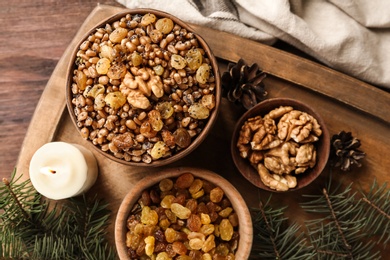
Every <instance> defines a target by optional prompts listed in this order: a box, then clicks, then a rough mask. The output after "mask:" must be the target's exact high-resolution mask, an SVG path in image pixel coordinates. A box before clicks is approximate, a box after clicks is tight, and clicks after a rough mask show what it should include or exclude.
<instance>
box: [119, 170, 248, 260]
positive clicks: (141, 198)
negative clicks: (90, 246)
mask: <svg viewBox="0 0 390 260" xmlns="http://www.w3.org/2000/svg"><path fill="white" fill-rule="evenodd" d="M252 236H253V230H252V221H251V216H250V213H249V210H248V207H247V206H246V203H245V201H244V200H243V198H242V197H241V195H240V193H239V192H238V191H237V190H236V189H235V188H234V186H233V185H232V184H230V182H228V181H227V180H226V179H224V178H223V177H221V176H220V175H218V174H216V173H213V172H211V171H208V170H204V169H197V168H173V169H165V170H162V171H160V172H158V173H157V174H153V175H149V176H147V177H146V178H144V179H142V180H141V181H140V182H139V183H137V185H136V186H134V187H133V188H132V189H131V190H130V191H129V193H128V194H127V195H126V196H125V198H124V199H123V201H122V203H121V205H120V207H119V210H118V213H117V217H116V221H115V244H116V248H117V252H118V255H119V258H120V259H144V258H145V259H146V258H147V259H149V258H151V259H176V258H175V257H180V259H187V258H188V259H220V258H221V259H248V257H249V253H250V250H251V245H252ZM186 257H187V258H186ZM218 257H220V258H218Z"/></svg>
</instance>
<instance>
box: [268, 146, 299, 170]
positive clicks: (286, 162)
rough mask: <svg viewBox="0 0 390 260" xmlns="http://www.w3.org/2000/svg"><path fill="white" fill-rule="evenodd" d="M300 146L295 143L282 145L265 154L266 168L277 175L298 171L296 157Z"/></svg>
mask: <svg viewBox="0 0 390 260" xmlns="http://www.w3.org/2000/svg"><path fill="white" fill-rule="evenodd" d="M297 148H298V145H297V144H296V143H293V142H287V143H283V144H282V145H280V146H278V147H276V148H273V149H270V150H269V151H267V152H266V153H265V158H264V165H265V167H266V168H267V169H268V170H270V171H272V172H273V173H276V174H290V172H292V171H294V170H295V169H296V166H295V158H294V157H295V155H296V151H297Z"/></svg>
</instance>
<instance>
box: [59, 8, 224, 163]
mask: <svg viewBox="0 0 390 260" xmlns="http://www.w3.org/2000/svg"><path fill="white" fill-rule="evenodd" d="M66 99H67V107H68V111H69V114H70V116H71V118H72V121H73V123H74V125H75V126H76V128H77V129H78V132H79V134H80V135H81V137H82V138H83V139H85V140H86V141H87V142H88V143H89V144H87V145H89V146H91V147H93V148H92V149H96V150H97V151H98V152H99V153H102V154H103V155H105V156H106V157H108V158H110V159H112V160H114V161H117V162H119V163H123V164H127V165H132V166H162V165H166V164H169V163H172V162H174V161H176V160H178V159H180V158H183V157H184V156H186V155H188V154H189V153H191V152H192V151H193V150H194V149H195V148H196V147H198V145H199V144H200V143H201V142H202V141H203V140H204V139H205V138H206V136H207V135H208V133H209V132H210V130H211V128H212V127H213V125H214V123H215V121H216V118H217V114H218V109H219V106H220V100H221V83H220V74H219V68H218V64H217V61H216V58H215V57H214V55H213V53H212V51H211V50H210V47H209V46H208V45H207V43H206V42H205V41H204V39H203V38H202V37H201V36H199V35H198V34H197V33H195V32H194V31H193V30H192V29H191V28H190V27H189V26H188V25H187V24H186V23H184V22H183V21H181V20H179V19H178V18H176V17H174V16H172V15H170V14H167V13H164V12H161V11H157V10H151V9H132V10H126V11H124V12H121V13H118V14H116V15H114V16H112V17H110V18H108V19H106V20H104V21H102V22H101V23H100V24H99V25H97V26H96V27H95V28H93V29H92V30H90V31H89V32H88V33H87V34H86V35H85V36H84V37H83V38H82V39H81V40H80V41H79V42H78V43H77V44H76V46H75V48H74V51H73V54H72V59H71V62H70V64H69V68H68V75H67V84H66Z"/></svg>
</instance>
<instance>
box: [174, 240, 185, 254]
mask: <svg viewBox="0 0 390 260" xmlns="http://www.w3.org/2000/svg"><path fill="white" fill-rule="evenodd" d="M172 249H173V251H174V252H175V253H176V254H178V255H185V254H186V253H187V247H186V246H185V245H184V244H183V243H182V242H179V241H175V242H173V243H172Z"/></svg>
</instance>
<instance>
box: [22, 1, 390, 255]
mask: <svg viewBox="0 0 390 260" xmlns="http://www.w3.org/2000/svg"><path fill="white" fill-rule="evenodd" d="M119 11H123V9H122V8H118V7H111V6H104V5H98V6H97V7H96V8H95V9H94V10H93V12H92V13H91V14H90V15H89V17H88V18H87V19H86V21H85V22H84V24H83V26H82V27H81V28H80V30H79V32H78V33H77V35H76V36H75V38H74V40H73V41H72V43H71V44H70V46H69V48H68V49H67V50H66V51H65V53H64V55H63V57H62V58H61V60H60V61H59V63H58V65H57V67H56V68H55V70H54V72H53V74H52V76H51V78H50V80H49V81H48V84H47V86H46V88H45V90H44V92H43V94H42V97H41V99H40V102H39V104H38V106H37V108H36V111H35V114H34V116H33V120H32V122H31V124H30V126H29V129H28V132H27V135H26V137H25V140H24V144H23V148H22V150H21V153H20V156H19V161H18V163H17V171H18V173H19V174H22V175H23V176H22V179H27V178H29V173H28V168H29V163H30V160H31V157H32V155H33V154H34V153H35V151H36V150H37V149H38V148H39V147H41V146H42V145H44V144H45V143H47V142H51V141H64V142H69V143H77V144H81V145H84V146H86V147H87V148H88V147H90V146H92V144H90V143H87V142H86V141H84V140H83V139H82V138H81V137H80V135H79V134H78V132H77V129H76V128H75V126H74V125H73V123H72V121H71V119H70V117H69V115H68V111H67V109H66V104H65V85H66V67H67V65H68V63H69V61H70V56H69V53H70V52H71V49H72V48H73V47H74V45H75V44H76V42H77V41H79V39H80V38H81V37H82V36H83V34H84V33H85V32H87V31H88V30H89V29H90V28H92V27H93V26H94V25H95V24H98V23H99V21H101V20H103V19H105V18H107V17H109V16H111V15H113V14H115V13H117V12H119ZM192 27H193V28H194V31H196V32H197V33H198V34H199V35H201V36H202V37H203V38H204V39H205V40H206V42H208V44H209V45H210V47H211V49H212V51H213V52H214V54H215V55H216V56H217V57H218V60H219V63H220V67H221V73H223V72H224V71H225V70H226V65H227V63H228V62H229V61H232V62H237V61H238V59H239V58H243V59H244V60H245V61H246V62H247V63H248V64H252V63H257V64H258V65H259V67H260V68H261V69H262V70H264V71H265V72H267V73H268V74H269V76H268V77H267V78H266V79H265V86H266V90H267V91H268V93H269V94H268V97H290V98H295V99H298V100H300V101H302V102H305V103H307V104H308V105H310V106H312V107H313V108H315V109H316V110H317V111H318V112H319V113H320V114H321V115H322V116H323V118H324V120H325V122H326V123H327V126H328V130H329V132H330V134H331V136H332V135H333V134H336V133H338V132H339V131H341V130H344V131H347V132H349V131H350V132H352V133H353V135H354V136H356V137H358V138H359V139H360V140H361V142H362V146H361V149H362V150H363V151H365V152H366V154H367V156H366V158H365V159H364V162H363V167H362V168H358V169H354V170H353V172H351V173H339V172H336V173H334V175H335V176H336V177H335V181H337V182H341V183H343V184H349V183H350V182H354V183H355V185H357V186H356V187H359V188H363V189H365V190H367V189H368V187H369V186H370V185H371V184H372V182H373V180H374V179H376V180H377V181H378V182H379V183H384V182H385V181H389V180H390V172H389V169H390V157H389V156H387V155H386V151H387V149H388V147H390V138H389V133H390V113H389V111H390V94H389V93H386V92H384V91H382V90H380V89H377V88H375V87H373V86H371V85H368V84H365V83H363V82H361V81H358V80H356V79H354V78H351V77H348V76H346V75H344V74H341V73H338V72H336V71H334V70H331V69H328V68H326V67H324V66H321V65H319V64H317V63H314V62H311V61H308V60H305V59H302V58H300V57H297V56H294V55H292V54H289V53H286V52H283V51H280V50H277V49H275V48H273V47H270V46H266V45H263V44H260V43H257V42H254V41H250V40H247V39H243V38H240V37H237V36H234V35H231V34H228V33H224V32H219V31H215V30H212V29H209V28H205V27H201V26H196V25H193V26H192ZM242 112H243V111H240V110H239V109H237V107H236V106H235V105H233V104H231V103H229V102H228V101H227V100H226V99H223V100H222V106H221V111H220V114H219V118H218V121H217V123H216V125H215V127H214V128H213V130H212V133H211V134H210V135H209V136H208V137H207V138H206V140H205V141H204V142H203V143H202V144H201V145H200V146H199V147H198V148H197V149H196V150H195V151H194V152H193V153H191V154H190V155H189V156H187V157H186V158H184V159H182V160H180V161H178V162H176V163H174V164H173V165H170V166H169V167H180V166H189V167H197V168H204V169H208V170H211V171H214V172H215V173H218V174H220V175H222V176H223V177H225V178H226V179H228V180H229V181H231V182H232V183H233V185H234V186H235V187H236V188H237V189H238V190H239V191H240V192H241V194H242V196H243V197H244V199H245V200H246V202H247V204H248V205H249V206H255V207H256V206H258V203H259V199H262V200H263V201H265V200H266V199H267V198H268V197H269V195H270V193H269V192H266V191H262V190H259V189H257V188H256V187H255V186H253V185H252V184H250V183H249V182H248V181H247V180H246V179H245V178H244V177H242V176H241V175H240V174H239V172H238V171H237V169H236V168H235V166H234V164H233V161H232V159H231V155H230V140H231V136H232V132H233V128H234V125H235V122H236V121H237V119H238V118H239V116H240V115H241V113H242ZM90 148H92V147H90ZM91 151H93V152H94V150H93V149H91ZM95 156H96V158H97V160H98V164H99V169H100V171H99V177H98V180H97V182H96V184H95V185H94V186H93V188H92V189H91V190H90V191H89V194H95V193H98V194H99V196H100V197H102V198H104V199H106V200H107V201H108V202H109V203H110V209H111V210H112V212H113V214H112V220H111V223H112V224H111V225H110V227H109V239H110V241H111V242H112V243H113V244H114V241H113V232H114V227H113V223H114V220H115V215H116V213H117V210H118V207H119V205H120V203H121V201H122V199H123V198H124V196H125V195H126V193H127V192H128V191H129V190H130V189H131V188H132V187H133V186H134V185H136V183H137V182H138V181H139V180H140V179H142V178H143V177H144V176H146V175H148V174H151V173H152V172H157V171H159V170H161V168H152V169H149V168H143V167H130V166H125V165H122V164H118V163H116V162H113V161H109V160H108V159H107V158H106V157H104V156H102V155H100V154H97V153H95ZM164 168H168V167H164ZM327 172H328V171H327V170H325V171H324V172H323V174H322V175H321V176H320V178H319V179H317V180H316V181H315V183H313V184H311V185H309V186H308V187H306V188H304V189H301V190H299V191H296V192H292V193H287V194H286V193H275V194H273V199H274V201H275V203H277V204H276V205H280V206H288V209H287V211H286V215H287V216H288V217H289V219H290V220H291V221H292V222H298V223H299V224H303V222H304V220H307V219H309V218H310V215H308V214H307V213H305V212H303V211H302V210H301V209H300V207H299V203H300V202H302V201H303V198H302V194H318V193H319V192H320V189H321V188H322V187H323V186H324V184H325V183H326V181H327V175H328V174H327ZM386 253H387V254H388V253H390V248H388V249H387V252H383V256H384V255H386Z"/></svg>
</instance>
